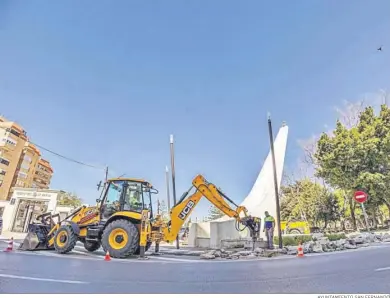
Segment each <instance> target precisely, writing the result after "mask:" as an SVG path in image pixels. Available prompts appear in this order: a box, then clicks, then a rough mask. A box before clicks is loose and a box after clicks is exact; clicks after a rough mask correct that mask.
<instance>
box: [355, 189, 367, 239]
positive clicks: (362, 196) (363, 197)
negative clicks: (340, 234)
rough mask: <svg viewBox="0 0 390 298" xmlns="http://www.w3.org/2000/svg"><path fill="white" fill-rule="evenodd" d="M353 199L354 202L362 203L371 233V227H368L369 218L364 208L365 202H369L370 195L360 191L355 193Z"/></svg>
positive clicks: (365, 219)
mask: <svg viewBox="0 0 390 298" xmlns="http://www.w3.org/2000/svg"><path fill="white" fill-rule="evenodd" d="M353 198H354V200H355V201H356V202H358V203H360V205H361V207H362V210H363V215H364V221H365V222H366V228H367V232H369V231H370V227H369V225H368V218H367V213H366V208H365V207H364V202H366V201H367V199H368V195H367V194H366V193H365V192H364V191H361V190H358V191H355V193H354V194H353Z"/></svg>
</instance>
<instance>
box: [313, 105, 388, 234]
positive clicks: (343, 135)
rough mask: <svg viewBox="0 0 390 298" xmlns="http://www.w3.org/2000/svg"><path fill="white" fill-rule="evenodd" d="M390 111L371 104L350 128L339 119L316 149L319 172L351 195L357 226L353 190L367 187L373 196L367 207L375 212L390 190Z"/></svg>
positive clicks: (354, 224) (349, 199)
mask: <svg viewBox="0 0 390 298" xmlns="http://www.w3.org/2000/svg"><path fill="white" fill-rule="evenodd" d="M389 156H390V111H389V108H388V107H387V106H385V105H382V107H381V111H380V113H379V115H378V116H376V115H375V112H374V109H373V108H372V107H367V108H366V109H365V110H364V111H363V112H361V113H360V115H359V121H358V124H357V125H356V126H353V127H351V128H347V127H346V126H344V125H343V124H342V123H341V122H340V121H337V123H336V129H335V130H334V131H333V134H326V133H324V134H322V135H321V137H320V139H319V141H318V143H317V150H316V153H315V160H316V164H317V168H316V175H317V177H321V178H323V179H324V180H325V182H326V183H327V184H329V185H330V186H331V187H333V188H336V189H340V190H343V191H344V192H345V196H346V197H347V198H348V201H349V202H348V203H349V204H348V205H349V207H350V214H351V218H352V221H353V226H354V228H355V229H356V227H357V224H356V216H355V209H356V202H355V201H353V199H352V196H353V192H354V191H355V190H356V189H361V190H365V191H366V192H367V193H368V194H369V196H370V199H369V201H368V202H367V204H366V206H367V211H368V212H369V213H371V214H372V215H373V218H374V219H375V214H376V213H377V211H378V210H379V207H380V205H382V204H386V206H388V208H389V210H390V204H389V202H388V200H387V197H388V196H389V194H390V191H389V190H388V189H389V187H388V186H390V185H389V184H390V182H389V178H390V171H389V170H390V158H389Z"/></svg>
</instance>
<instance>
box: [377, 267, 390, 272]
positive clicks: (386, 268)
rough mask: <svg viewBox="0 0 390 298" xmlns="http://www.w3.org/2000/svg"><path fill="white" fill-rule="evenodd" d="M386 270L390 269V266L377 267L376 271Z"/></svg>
mask: <svg viewBox="0 0 390 298" xmlns="http://www.w3.org/2000/svg"><path fill="white" fill-rule="evenodd" d="M386 270H390V267H384V268H378V269H375V271H386Z"/></svg>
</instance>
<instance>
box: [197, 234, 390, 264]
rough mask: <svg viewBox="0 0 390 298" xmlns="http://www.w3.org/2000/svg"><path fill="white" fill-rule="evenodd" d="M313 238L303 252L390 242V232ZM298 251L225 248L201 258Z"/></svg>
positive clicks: (295, 248) (293, 251)
mask: <svg viewBox="0 0 390 298" xmlns="http://www.w3.org/2000/svg"><path fill="white" fill-rule="evenodd" d="M312 238H313V240H312V241H308V242H305V243H303V244H302V246H303V253H304V254H309V253H323V252H333V251H342V250H346V249H357V248H360V247H367V246H369V245H370V244H373V243H380V242H390V234H389V233H384V234H374V233H362V234H357V235H350V236H349V237H347V238H346V239H340V240H335V241H330V240H329V238H328V237H326V236H324V234H321V233H318V234H313V237H312ZM297 253H298V246H286V247H284V248H283V249H282V250H279V249H274V250H264V249H262V248H256V249H255V250H254V251H250V250H243V251H230V250H225V249H216V250H208V251H205V252H204V253H203V254H201V255H200V258H201V259H205V260H212V259H216V258H223V259H234V260H235V259H254V258H260V257H266V258H270V257H274V256H277V255H280V254H285V255H296V254H297Z"/></svg>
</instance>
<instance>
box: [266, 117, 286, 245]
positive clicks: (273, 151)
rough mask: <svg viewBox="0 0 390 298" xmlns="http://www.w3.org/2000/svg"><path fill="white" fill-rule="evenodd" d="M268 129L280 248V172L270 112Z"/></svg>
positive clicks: (281, 243)
mask: <svg viewBox="0 0 390 298" xmlns="http://www.w3.org/2000/svg"><path fill="white" fill-rule="evenodd" d="M268 131H269V141H270V146H271V154H272V165H273V172H274V186H275V198H276V221H277V224H278V233H279V235H278V236H279V237H278V239H279V248H282V247H283V242H282V229H281V227H280V204H279V187H278V174H277V172H276V161H275V149H274V137H273V133H272V123H271V115H270V114H268Z"/></svg>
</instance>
